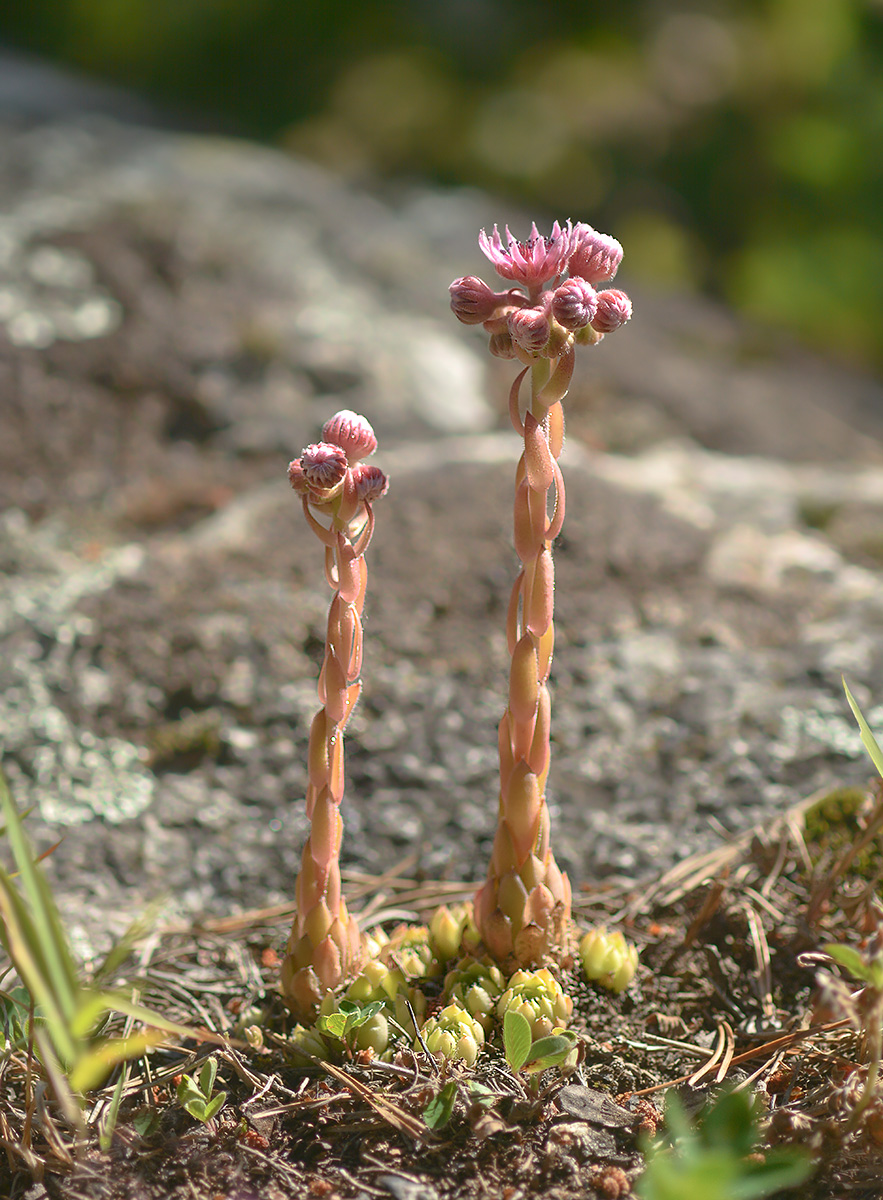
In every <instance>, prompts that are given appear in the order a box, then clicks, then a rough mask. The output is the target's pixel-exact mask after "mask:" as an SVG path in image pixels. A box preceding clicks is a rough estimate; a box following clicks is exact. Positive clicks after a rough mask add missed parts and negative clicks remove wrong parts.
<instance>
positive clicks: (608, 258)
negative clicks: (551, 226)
mask: <svg viewBox="0 0 883 1200" xmlns="http://www.w3.org/2000/svg"><path fill="white" fill-rule="evenodd" d="M573 242H574V249H573V253H572V254H571V256H570V258H569V260H568V263H567V269H568V271H569V272H570V274H571V277H573V276H574V275H578V276H579V278H580V279H586V280H588V282H589V283H605V282H606V281H608V280H610V279H612V278H613V277H614V275H615V274H616V272H617V271H618V270H619V264H620V263H621V262H622V246H621V245H620V244H619V242H618V241H617V240H616V238H615V237H611V236H610V235H609V234H607V233H599V232H598V231H597V229H593V228H592V227H591V225H584V224H583V223H582V222H580V223H579V224H577V225H575V226H574V229H573Z"/></svg>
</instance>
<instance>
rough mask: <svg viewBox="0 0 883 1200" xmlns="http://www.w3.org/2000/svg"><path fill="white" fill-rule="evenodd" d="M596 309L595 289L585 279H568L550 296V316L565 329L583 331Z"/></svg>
mask: <svg viewBox="0 0 883 1200" xmlns="http://www.w3.org/2000/svg"><path fill="white" fill-rule="evenodd" d="M597 307H598V297H597V295H596V294H595V289H594V288H593V287H592V285H591V284H590V283H587V282H586V280H585V279H568V280H567V282H566V283H562V284H561V286H560V287H559V288H556V289H555V292H554V294H553V296H552V316H553V317H554V318H555V320H556V321H557V322H558V324H559V325H562V326H563V327H564V328H565V329H571V330H573V329H583V328H584V327H585V326H586V325H588V323H589V322H590V321H591V319H592V317H594V315H595V311H596V309H597Z"/></svg>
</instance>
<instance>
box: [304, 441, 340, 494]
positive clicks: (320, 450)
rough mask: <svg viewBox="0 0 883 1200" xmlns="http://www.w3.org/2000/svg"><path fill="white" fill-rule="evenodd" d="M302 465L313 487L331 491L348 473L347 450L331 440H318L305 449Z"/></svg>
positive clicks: (305, 475)
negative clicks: (333, 443)
mask: <svg viewBox="0 0 883 1200" xmlns="http://www.w3.org/2000/svg"><path fill="white" fill-rule="evenodd" d="M300 465H301V470H302V471H303V475H304V478H305V479H306V481H307V483H308V484H309V486H310V487H311V488H316V489H317V490H319V491H329V490H330V489H331V488H335V487H337V485H338V484H339V483H340V482H341V480H342V479H343V477H344V476H345V475H346V470H347V461H346V451H345V450H343V449H341V447H340V446H334V445H332V443H331V442H316V443H315V444H314V445H312V446H307V448H306V450H304V452H303V454H302V455H301V456H300Z"/></svg>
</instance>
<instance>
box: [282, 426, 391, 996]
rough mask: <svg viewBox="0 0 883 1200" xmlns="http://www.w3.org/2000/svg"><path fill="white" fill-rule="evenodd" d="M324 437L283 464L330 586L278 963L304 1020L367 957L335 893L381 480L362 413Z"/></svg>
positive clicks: (284, 991)
mask: <svg viewBox="0 0 883 1200" xmlns="http://www.w3.org/2000/svg"><path fill="white" fill-rule="evenodd" d="M322 434H323V438H324V441H322V442H317V443H316V444H314V445H312V446H307V448H306V449H305V450H304V451H303V453H302V454H301V456H300V458H296V459H295V460H294V461H293V462H291V463H290V464H289V467H288V478H289V481H290V483H291V486H292V487H293V488H294V490H295V491H296V492H297V493H298V495H299V496H300V497H301V500H302V503H303V511H304V516H305V517H306V520H307V523H308V525H309V526H310V528H311V529H312V530H313V532H314V533H315V534H316V536H317V537H318V538H319V540H320V541H321V542H322V544H323V545H324V547H325V575H326V578H327V579H328V582H329V584H330V585H331V586H332V587H333V588H334V589H335V593H334V598H333V599H332V601H331V607H330V609H329V612H328V629H327V634H326V639H325V657H324V661H323V664H322V670H321V672H320V675H319V687H318V691H319V700H320V701H321V703H322V708H321V709H320V710H319V712H318V713H317V714H316V716H315V717H314V718H313V724H312V726H311V728H310V740H309V751H308V755H309V783H308V786H307V797H306V803H307V816H308V817H309V819H310V835H309V837H308V838H307V843H306V845H305V846H304V850H303V856H302V859H301V869H300V873H299V875H298V877H297V885H296V888H295V897H296V900H297V912H296V914H295V918H294V923H293V925H292V929H291V934H290V936H289V939H288V945H287V948H286V952H285V956H284V958H283V961H282V994H283V996H284V998H285V1000H286V1001H287V1003H288V1005H289V1007H290V1008H291V1009H292V1010H293V1011H294V1012H295V1013H296V1014H297V1015H298V1016H300V1017H302V1018H308V1017H310V1016H311V1015H312V1014H313V1013H314V1012H315V1010H316V1008H317V1006H318V1005H319V1003H320V1002H321V1000H322V997H323V996H324V995H326V994H327V993H328V992H330V991H333V990H334V989H335V988H337V987H339V986H340V985H341V984H342V983H344V982H345V981H346V980H347V979H348V978H351V977H352V976H353V975H354V974H355V972H356V971H357V970H358V969H359V966H360V965H361V963H362V962H363V961H364V958H365V948H364V944H363V941H362V937H361V934H360V933H359V928H358V925H357V924H356V922H355V920H354V918H353V917H351V916H350V915H349V913H348V911H347V907H346V903H345V901H344V899H343V897H342V895H341V888H340V865H339V857H340V844H341V838H342V836H343V822H342V820H341V817H340V811H339V810H340V803H341V800H342V799H343V790H344V761H343V731H344V729H345V728H346V724H347V721H348V720H349V717H350V714H351V712H352V710H353V707H354V705H355V703H356V701H357V700H358V697H359V691H360V688H361V684H360V682H359V674H360V672H361V669H362V619H361V618H362V608H363V606H364V603H365V587H366V584H367V581H368V573H367V568H366V566H365V558H364V554H365V550H366V549H367V546H368V543H369V541H370V540H371V534H372V532H373V529H374V512H373V508H372V503H373V501H374V500H376V499H377V498H378V497H379V496H382V495H383V493H384V492H385V491H386V476H385V475H384V474H383V472H382V471H380V470H379V469H378V468H377V467H370V466H365V465H364V464H363V463H362V462H361V461H360V460H361V459H363V458H365V457H366V456H367V455H369V454H372V453H373V451H374V449H375V448H376V446H377V439H376V438H375V437H374V432H373V430H372V429H371V426H370V425H369V424H368V422H367V421H366V420H365V418H364V417H361V416H359V415H358V414H357V413H353V412H350V411H349V410H344V411H342V412H339V413H337V414H336V415H335V416H333V417H332V418H331V419H330V420H329V421H327V422H326V424H325V427H324V429H323V431H322Z"/></svg>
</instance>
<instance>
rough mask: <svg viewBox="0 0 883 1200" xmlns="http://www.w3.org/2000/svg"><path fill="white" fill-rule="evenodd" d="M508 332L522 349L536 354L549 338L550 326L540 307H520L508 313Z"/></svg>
mask: <svg viewBox="0 0 883 1200" xmlns="http://www.w3.org/2000/svg"><path fill="white" fill-rule="evenodd" d="M509 332H510V333H511V335H512V340H513V342H517V343H518V345H519V346H520V347H521V348H522V350H526V351H527V352H528V353H529V354H536V353H537V352H538V351H540V350H542V348H543V347H544V346H545V344H546V342H548V340H549V334H550V333H551V332H552V326H551V324H550V322H549V318H548V316H547V315H546V312H545V310H544V309H542V308H520V309H518V310H517V311H516V312H514V313H510V314H509Z"/></svg>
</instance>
